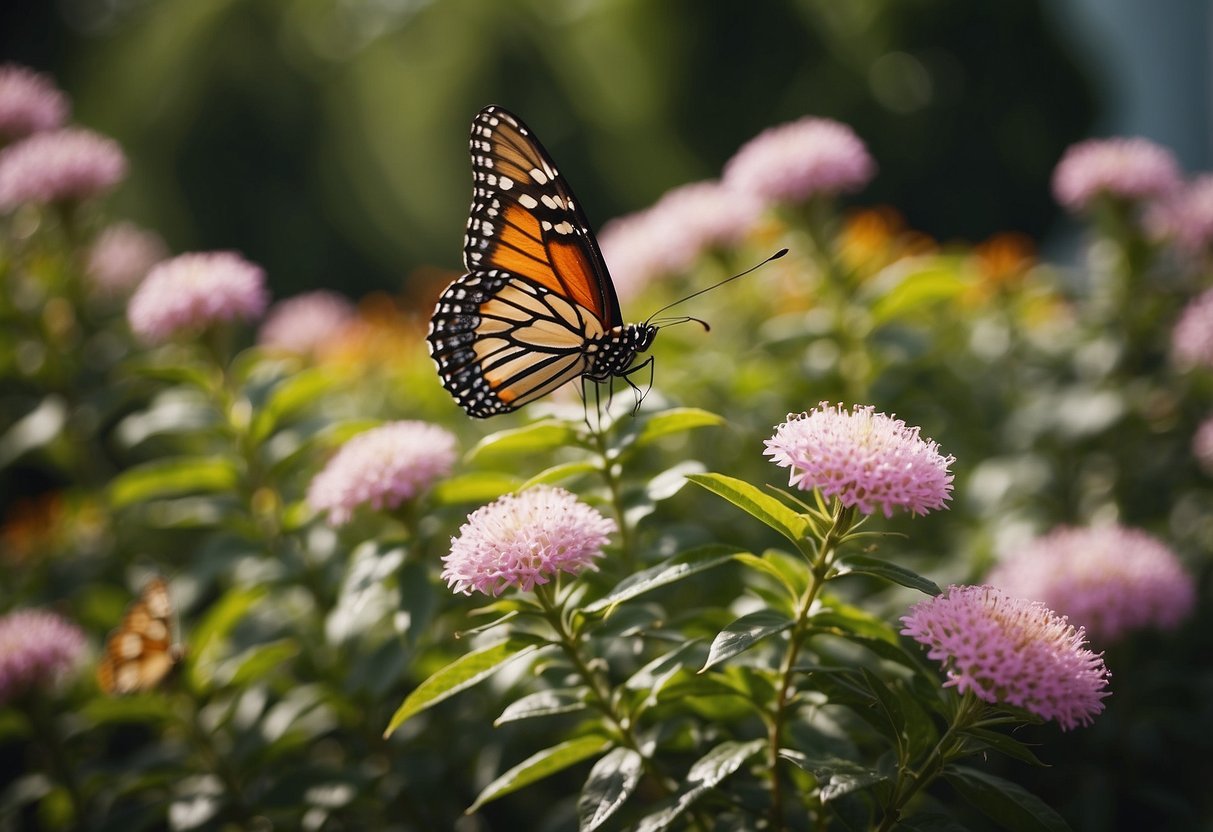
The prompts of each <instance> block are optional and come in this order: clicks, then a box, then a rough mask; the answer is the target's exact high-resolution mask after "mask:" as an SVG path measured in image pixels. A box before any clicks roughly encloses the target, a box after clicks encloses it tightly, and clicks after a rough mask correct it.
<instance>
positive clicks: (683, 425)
mask: <svg viewBox="0 0 1213 832" xmlns="http://www.w3.org/2000/svg"><path fill="white" fill-rule="evenodd" d="M724 422H725V419H724V417H723V416H718V415H716V414H715V413H711V412H709V411H707V410H700V409H699V408H697V407H674V408H670V409H669V410H663V411H661V412H660V413H654V414H653V415H652V416H649V417H648V418H646V419H645V420H644V424H643V426H642V427H641V428H640V433H639V434H637V436H636V439H635V441H634V442H633V443H632V448H642V447H644V446H645V445H651V444H652V443H653V442H654V441H656V440H657V439H660V438H661V437H663V436H669V435H670V434H673V433H684V432H686V431H688V430H695V429H696V428H706V427H712V426H714V425H723V424H724Z"/></svg>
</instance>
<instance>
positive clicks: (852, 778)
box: [779, 748, 889, 803]
mask: <svg viewBox="0 0 1213 832" xmlns="http://www.w3.org/2000/svg"><path fill="white" fill-rule="evenodd" d="M779 756H780V757H783V758H784V759H785V760H790V761H791V762H793V763H795V764H796V765H797V766H799V767H800V768H802V769H804V770H805V771H807V772H810V773H812V775H813V776H814V777H816V778H817V782H818V785H819V786H820V788H821V802H822V803H829V802H830V801H831V800H834V799H835V798H839V797H842V796H843V795H846V794H850V793H851V792H854V791H858V790H859V789H865V788H867V787H868V786H870V785H872V784H873V783H879V782H881V781H882V780H888V779H889V778H888V775H887V774H883V773H881V772H880V771H877V770H876V769H873V768H868V767H866V766H862V765H860V764H859V763H855V762H852V761H851V760H846V759H843V758H842V757H834V756H810V755H807V754H803V753H801V752H799V751H794V750H792V749H790V748H784V749H781V750H780V752H779Z"/></svg>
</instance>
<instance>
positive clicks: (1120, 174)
mask: <svg viewBox="0 0 1213 832" xmlns="http://www.w3.org/2000/svg"><path fill="white" fill-rule="evenodd" d="M1180 183H1181V179H1180V174H1179V165H1178V164H1176V162H1175V157H1174V156H1173V155H1172V154H1171V151H1169V150H1167V149H1166V148H1165V147H1160V146H1159V145H1157V144H1154V142H1151V141H1149V140H1147V139H1137V138H1134V139H1089V140H1087V141H1084V142H1079V143H1078V144H1075V145H1071V146H1070V147H1069V148H1068V149H1067V150H1066V152H1065V154H1064V155H1062V157H1061V161H1060V162H1058V163H1057V167H1056V168H1054V169H1053V196H1054V197H1055V198H1056V199H1057V201H1058V202H1059V203H1060V204H1061V205H1062V206H1063V207H1065V208H1067V209H1069V210H1070V211H1075V212H1078V211H1083V210H1085V209H1086V208H1088V207H1090V205H1091V204H1092V202H1094V201H1095V199H1096V197H1099V196H1101V195H1102V196H1108V197H1113V198H1116V199H1121V200H1128V201H1138V200H1147V199H1156V198H1159V197H1163V196H1166V195H1167V194H1170V193H1172V192H1174V191H1175V190H1177V189H1178V188H1179V187H1180Z"/></svg>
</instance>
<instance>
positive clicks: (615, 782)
mask: <svg viewBox="0 0 1213 832" xmlns="http://www.w3.org/2000/svg"><path fill="white" fill-rule="evenodd" d="M643 772H644V758H643V757H641V756H640V754H639V753H638V752H636V751H633V750H632V749H630V748H615V749H612V750H611V751H610V752H609V753H608V754H607V755H606V756H605V757H603V758H602V759H601V760H599V761H598V762H596V763H594V768H593V769H591V770H590V776H589V778H588V779H587V780H586V781H585V785H584V786H582V787H581V796H580V797H579V798H578V799H577V819H578V825H577V828H578V832H593V830H595V829H597V828H598V827H600V826H602V824H604V823H606V821H607V819H608V818H610V817H611V815H613V814H615V812H616V811H618V809H619V807H620V806H622V805H623V804H624V801H626V800H627V799H628V798H629V797H631V796H632V792H634V791H636V786H637V785H639V784H640V775H641V774H642V773H643Z"/></svg>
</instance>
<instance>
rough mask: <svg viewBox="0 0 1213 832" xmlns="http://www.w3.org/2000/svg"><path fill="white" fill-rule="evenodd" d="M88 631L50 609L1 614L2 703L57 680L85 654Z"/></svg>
mask: <svg viewBox="0 0 1213 832" xmlns="http://www.w3.org/2000/svg"><path fill="white" fill-rule="evenodd" d="M84 648H85V640H84V632H83V631H81V629H80V628H79V627H77V626H76V625H75V624H72V623H71V622H70V621H67V620H66V619H64V618H63V617H61V616H59V615H57V614H55V613H53V612H49V611H47V610H33V609H25V610H16V611H15V612H10V613H8V614H7V615H5V616H3V617H0V705H2V704H4V703H6V702H9V701H11V700H12V699H13V698H14V697H16V696H17V695H19V694H20V693H22V692H24V691H26V690H29V689H32V688H41V687H47V686H50V685H55V684H57V683H58V682H59V681H60V680H61V679H63V678H64V677H66V676H67V675H68V674H69V673H70V672H71V671H72V669H73V668H75V666H76V665H77V664H78V663H79V661H80V660H81V658H82V657H83V656H84Z"/></svg>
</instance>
